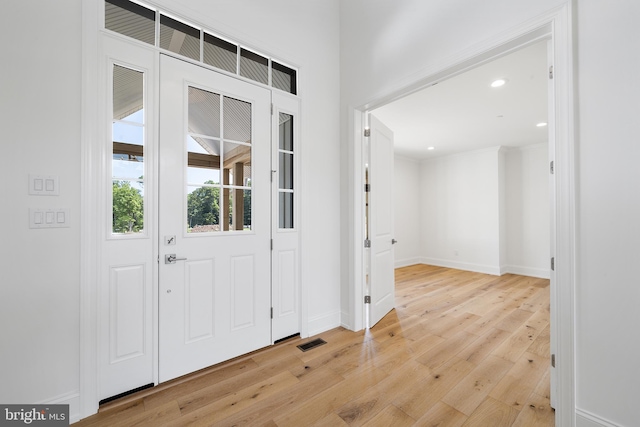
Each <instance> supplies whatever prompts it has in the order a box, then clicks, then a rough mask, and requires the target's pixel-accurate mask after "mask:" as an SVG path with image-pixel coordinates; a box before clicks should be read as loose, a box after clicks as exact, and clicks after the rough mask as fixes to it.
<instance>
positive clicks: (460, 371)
mask: <svg viewBox="0 0 640 427" xmlns="http://www.w3.org/2000/svg"><path fill="white" fill-rule="evenodd" d="M319 337H321V338H323V339H324V340H325V341H327V344H325V345H322V346H319V347H316V348H314V349H312V350H309V351H307V352H302V351H300V350H299V349H298V348H296V346H297V345H299V344H301V343H304V342H308V341H310V340H312V339H314V338H316V337H310V338H308V339H304V340H299V339H293V340H290V341H288V342H284V343H281V344H278V345H276V346H273V347H270V348H268V349H265V350H261V351H258V352H255V353H252V354H249V355H247V356H243V357H240V358H237V359H234V360H232V361H229V362H226V363H223V364H220V365H217V366H214V367H211V368H208V369H205V370H203V371H200V372H197V373H195V374H192V375H190V376H188V377H186V378H183V379H179V380H175V381H172V382H171V383H168V384H166V385H161V386H159V387H156V388H155V389H152V390H147V391H144V392H140V393H138V394H137V395H133V396H130V397H127V398H124V399H121V400H120V401H116V402H113V403H111V404H109V405H107V406H105V407H102V408H101V410H100V412H99V413H98V414H96V415H94V416H92V417H89V418H86V419H84V420H82V421H80V422H79V423H77V424H75V425H76V426H79V427H80V426H110V427H111V426H133V425H149V426H182V425H202V426H212V425H215V426H236V425H237V426H239V425H247V426H296V427H300V426H345V425H349V426H356V425H357V426H360V425H365V426H394V427H398V426H412V425H420V426H481V427H499V426H525V427H534V426H553V425H554V412H553V410H552V409H550V407H549V281H548V280H542V279H535V278H530V277H524V276H516V275H509V274H507V275H504V276H501V277H496V276H488V275H483V274H479V273H471V272H465V271H459V270H452V269H447V268H441V267H432V266H424V265H417V266H411V267H405V268H401V269H398V270H396V309H395V310H394V311H392V312H391V313H389V314H388V315H387V316H386V317H385V318H383V319H382V320H381V321H380V323H379V324H378V325H376V326H375V327H374V328H372V329H371V330H370V331H367V332H359V333H354V332H350V331H347V330H345V329H342V328H337V329H334V330H331V331H328V332H325V333H322V334H320V335H319Z"/></svg>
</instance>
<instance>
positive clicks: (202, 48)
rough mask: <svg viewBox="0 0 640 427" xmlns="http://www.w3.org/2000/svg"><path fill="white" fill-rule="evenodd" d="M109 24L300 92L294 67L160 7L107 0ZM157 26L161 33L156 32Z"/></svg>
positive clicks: (178, 51)
mask: <svg viewBox="0 0 640 427" xmlns="http://www.w3.org/2000/svg"><path fill="white" fill-rule="evenodd" d="M156 22H159V25H156ZM105 28H106V29H107V30H110V31H114V32H116V33H119V34H122V35H125V36H127V37H131V38H134V39H136V40H139V41H141V42H144V43H148V44H150V45H153V46H158V47H159V48H161V49H164V50H167V51H170V52H173V53H176V54H178V55H182V56H185V57H187V58H191V59H193V60H196V61H200V62H202V63H205V64H208V65H211V66H213V67H216V68H218V69H220V70H224V71H226V72H229V73H233V74H237V75H239V76H242V77H245V78H248V79H251V80H253V81H256V82H259V83H262V84H265V85H268V86H271V87H274V88H276V89H279V90H282V91H285V92H289V93H292V94H294V95H296V94H297V90H298V89H297V81H296V80H297V72H296V70H295V69H294V68H291V67H287V66H286V65H284V64H282V63H281V62H276V61H274V60H272V59H271V58H269V57H268V56H266V55H262V54H260V53H257V52H254V51H253V50H250V49H247V48H246V47H241V46H240V45H239V44H238V43H234V42H232V41H229V40H225V39H223V38H221V37H218V36H215V35H213V34H212V33H211V32H208V31H206V30H201V29H199V28H197V27H195V26H193V25H190V24H188V23H186V22H183V21H179V20H177V19H175V18H172V17H169V16H167V15H166V14H163V13H162V12H161V11H159V10H155V9H152V8H150V7H145V6H142V5H140V4H138V3H134V2H131V1H129V0H105ZM156 28H158V30H157V31H158V32H159V34H156Z"/></svg>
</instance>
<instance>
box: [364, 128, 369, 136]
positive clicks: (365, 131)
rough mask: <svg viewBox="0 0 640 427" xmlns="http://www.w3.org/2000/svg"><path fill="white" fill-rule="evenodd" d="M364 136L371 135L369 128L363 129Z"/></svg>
mask: <svg viewBox="0 0 640 427" xmlns="http://www.w3.org/2000/svg"><path fill="white" fill-rule="evenodd" d="M364 136H371V129H369V128H366V129H365V130H364Z"/></svg>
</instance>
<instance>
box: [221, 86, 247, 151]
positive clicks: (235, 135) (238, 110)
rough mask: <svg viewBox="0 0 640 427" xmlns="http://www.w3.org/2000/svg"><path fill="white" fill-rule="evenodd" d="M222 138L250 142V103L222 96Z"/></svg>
mask: <svg viewBox="0 0 640 427" xmlns="http://www.w3.org/2000/svg"><path fill="white" fill-rule="evenodd" d="M223 102H224V106H223V109H224V114H223V117H224V138H225V139H231V140H233V141H240V142H248V143H250V142H251V104H250V103H248V102H245V101H240V100H239V99H234V98H229V97H226V96H225V97H224V101H223Z"/></svg>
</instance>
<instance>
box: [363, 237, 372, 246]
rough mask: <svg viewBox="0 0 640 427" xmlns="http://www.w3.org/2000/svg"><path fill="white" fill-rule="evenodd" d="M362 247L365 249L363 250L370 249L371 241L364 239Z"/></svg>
mask: <svg viewBox="0 0 640 427" xmlns="http://www.w3.org/2000/svg"><path fill="white" fill-rule="evenodd" d="M364 247H365V248H370V247H371V240H369V239H365V241H364Z"/></svg>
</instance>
